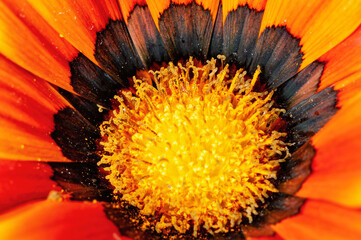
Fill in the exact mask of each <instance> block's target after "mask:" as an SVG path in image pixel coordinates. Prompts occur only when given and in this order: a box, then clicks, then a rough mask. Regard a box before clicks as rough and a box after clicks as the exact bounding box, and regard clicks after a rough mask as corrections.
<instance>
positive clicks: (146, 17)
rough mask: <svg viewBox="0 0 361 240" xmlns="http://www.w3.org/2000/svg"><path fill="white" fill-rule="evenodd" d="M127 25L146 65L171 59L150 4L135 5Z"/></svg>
mask: <svg viewBox="0 0 361 240" xmlns="http://www.w3.org/2000/svg"><path fill="white" fill-rule="evenodd" d="M127 27H128V29H129V33H130V36H131V37H132V40H133V43H134V45H135V48H136V49H137V51H138V53H139V56H140V58H141V59H142V61H143V64H144V65H145V66H146V67H149V66H151V64H152V63H153V62H157V63H161V62H169V61H170V58H169V56H168V53H167V50H166V49H165V46H164V43H163V40H162V38H161V37H160V34H159V32H158V29H157V27H156V26H155V23H154V21H153V18H152V15H151V14H150V11H149V8H148V6H138V5H137V6H135V7H134V10H133V11H132V12H131V13H130V15H129V19H128V25H127Z"/></svg>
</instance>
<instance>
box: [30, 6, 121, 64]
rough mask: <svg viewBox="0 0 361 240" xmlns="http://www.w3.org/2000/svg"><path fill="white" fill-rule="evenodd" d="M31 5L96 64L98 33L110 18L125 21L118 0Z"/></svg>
mask: <svg viewBox="0 0 361 240" xmlns="http://www.w3.org/2000/svg"><path fill="white" fill-rule="evenodd" d="M29 2H30V4H31V5H32V6H33V7H34V8H35V9H36V10H37V11H38V12H39V13H40V15H41V16H42V17H43V18H44V19H45V20H46V21H47V22H48V23H49V24H50V25H51V26H52V27H53V28H54V29H55V30H56V31H57V32H58V33H59V34H60V35H61V36H63V37H64V38H65V39H67V40H68V41H69V42H70V43H71V44H72V45H73V46H74V47H76V48H77V49H78V50H79V51H80V52H82V53H83V54H84V55H85V56H87V57H88V58H89V59H90V60H92V61H94V62H96V61H95V59H94V55H93V54H94V46H95V45H94V43H95V41H96V33H97V32H98V31H100V30H102V29H104V28H105V26H106V25H107V24H108V22H109V20H110V19H112V20H117V19H121V13H120V9H119V7H118V3H117V1H116V0H105V1H89V0H78V1H72V0H64V1H58V0H50V1H49V0H29Z"/></svg>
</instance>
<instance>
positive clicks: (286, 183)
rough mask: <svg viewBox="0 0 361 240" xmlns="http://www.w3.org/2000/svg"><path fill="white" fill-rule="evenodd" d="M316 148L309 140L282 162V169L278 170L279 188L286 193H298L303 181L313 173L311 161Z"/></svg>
mask: <svg viewBox="0 0 361 240" xmlns="http://www.w3.org/2000/svg"><path fill="white" fill-rule="evenodd" d="M315 153H316V150H315V149H314V148H313V147H312V145H311V143H310V142H309V141H308V142H307V143H305V144H304V145H303V146H302V147H300V148H299V149H297V151H295V152H294V153H292V156H291V158H290V159H289V160H287V161H286V162H284V163H282V165H281V171H279V172H278V175H277V182H278V186H277V189H278V190H279V191H280V192H282V193H286V194H294V193H296V192H297V191H298V190H299V189H300V187H301V185H302V183H303V182H304V181H305V180H306V178H307V177H308V175H310V174H311V163H312V159H313V157H314V156H315Z"/></svg>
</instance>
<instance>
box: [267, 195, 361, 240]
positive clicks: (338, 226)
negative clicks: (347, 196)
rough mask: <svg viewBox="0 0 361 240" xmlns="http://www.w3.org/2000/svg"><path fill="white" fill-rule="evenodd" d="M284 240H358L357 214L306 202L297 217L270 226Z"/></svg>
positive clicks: (359, 214) (360, 232)
mask: <svg viewBox="0 0 361 240" xmlns="http://www.w3.org/2000/svg"><path fill="white" fill-rule="evenodd" d="M273 228H274V229H275V231H276V232H277V233H278V234H279V235H281V237H283V238H284V239H287V240H293V239H295V240H296V239H297V240H298V239H309V240H312V239H314V240H319V239H327V240H333V239H334V240H336V239H337V240H339V239H347V240H352V239H355V240H358V239H361V212H360V211H359V210H354V209H348V208H343V207H340V206H338V205H333V204H331V203H327V202H321V201H313V200H309V201H307V202H306V203H305V205H304V206H303V207H302V210H301V213H300V214H298V215H295V216H293V217H290V218H287V219H285V220H283V221H282V222H280V223H279V224H277V225H275V226H273Z"/></svg>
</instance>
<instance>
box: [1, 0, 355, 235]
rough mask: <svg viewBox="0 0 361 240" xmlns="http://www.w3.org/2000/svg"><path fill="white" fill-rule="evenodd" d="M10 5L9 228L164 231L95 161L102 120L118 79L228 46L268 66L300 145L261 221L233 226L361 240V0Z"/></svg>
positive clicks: (5, 87) (233, 61)
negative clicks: (125, 200)
mask: <svg viewBox="0 0 361 240" xmlns="http://www.w3.org/2000/svg"><path fill="white" fill-rule="evenodd" d="M0 9H1V10H0V52H1V55H0V62H1V64H0V76H1V78H0V91H1V93H2V94H1V97H0V106H1V108H0V121H1V122H0V123H1V124H0V128H1V129H0V138H1V145H0V156H1V160H0V164H1V168H0V172H1V174H0V178H1V179H2V181H1V183H0V186H1V187H0V202H1V205H0V211H1V213H2V214H1V216H0V236H1V238H2V239H24V238H29V239H31V238H34V239H43V238H44V239H47V238H50V239H63V238H65V239H92V238H93V239H123V238H124V239H125V238H143V239H148V238H156V237H162V234H159V233H154V231H152V230H151V229H149V228H146V230H144V229H143V230H142V229H140V228H141V227H140V225H139V224H138V225H137V224H133V223H132V222H130V220H131V219H134V218H135V215H137V210H136V208H134V207H133V206H131V205H129V204H128V205H127V208H126V209H125V208H124V207H123V208H116V207H114V205H113V204H109V203H114V202H115V200H114V198H115V197H117V195H115V194H113V186H112V185H111V184H110V183H109V182H108V180H107V179H106V178H105V176H106V175H107V174H106V173H104V171H103V170H104V169H103V168H101V167H99V166H98V165H97V163H98V162H99V160H100V156H99V155H98V147H99V145H98V144H97V141H99V139H100V133H99V131H100V130H99V128H98V126H99V125H100V124H101V122H102V121H103V120H104V117H105V115H106V113H107V112H109V110H110V109H112V107H113V105H114V101H113V100H112V98H113V96H114V95H116V94H118V93H119V92H118V90H120V89H122V91H123V92H126V91H127V90H125V89H130V90H134V89H132V87H133V85H134V82H132V76H134V75H136V76H137V77H139V76H140V75H142V74H146V73H144V72H146V71H144V70H148V69H153V68H156V67H157V66H160V65H162V64H163V62H168V61H170V60H172V61H174V62H175V61H178V60H181V59H183V61H184V60H185V59H188V58H189V57H194V58H196V59H198V61H205V60H206V59H208V58H211V57H217V55H224V56H225V57H226V62H227V63H229V64H230V65H233V66H235V67H237V68H240V67H244V68H245V69H246V71H247V72H249V73H252V74H253V73H255V72H256V71H257V66H260V69H261V71H262V73H261V75H260V78H259V85H260V86H259V88H265V89H267V90H268V91H270V92H272V91H274V97H273V100H274V101H275V102H276V103H277V104H278V105H279V106H280V107H282V108H284V109H286V114H285V115H284V116H283V118H284V120H285V122H286V123H285V125H284V126H285V127H286V132H287V133H288V135H287V136H288V137H287V141H288V142H290V143H292V146H290V147H289V149H290V153H291V157H290V160H288V162H287V161H286V162H285V163H284V164H283V165H282V167H281V170H279V171H278V172H277V174H278V175H277V182H276V183H275V186H277V188H278V190H279V193H275V194H274V195H272V196H271V197H270V198H269V199H268V200H267V204H266V205H262V206H263V207H262V208H261V211H260V212H259V213H258V215H257V214H255V216H256V215H257V216H259V219H260V220H259V221H255V222H256V223H257V224H255V223H251V222H248V223H242V224H241V225H240V228H241V229H242V231H240V230H237V231H235V232H231V233H228V235H227V234H226V236H229V237H233V238H240V237H242V236H243V234H244V235H245V237H246V238H248V239H253V238H254V239H320V238H323V239H360V235H361V229H360V226H361V214H360V212H359V209H358V208H359V207H360V204H361V188H360V187H359V181H360V176H361V174H360V170H361V166H360V160H359V159H361V158H360V156H359V155H360V153H359V151H358V150H359V149H361V140H360V139H361V138H360V135H361V125H360V124H361V123H360V121H358V119H359V117H361V111H360V107H361V106H360V98H361V93H360V87H361V80H360V78H361V76H360V73H361V64H360V62H361V59H360V52H361V26H360V24H361V18H360V17H359V16H361V4H360V2H359V1H356V0H355V1H342V0H341V1H340V0H337V1H336V0H330V1H322V0H317V1H313V2H309V1H304V0H300V1H297V2H296V1H293V0H288V1H277V0H269V1H267V2H266V1H263V0H257V1H251V0H239V1H221V2H219V1H216V0H209V1H203V0H195V1H191V0H181V1H178V0H177V1H176V0H172V1H166V0H162V1H157V0H147V1H144V0H132V1H127V0H119V1H115V0H114V1H113V0H107V1H105V0H104V1H99V2H96V1H89V0H79V1H73V0H66V1H57V0H52V1H45V0H29V1H26V2H25V1H10V0H3V1H2V2H0ZM255 79H256V80H257V77H256V78H255ZM252 87H253V85H252ZM301 184H302V186H301ZM165 236H168V235H165ZM186 236H188V235H186ZM190 236H191V235H189V236H188V237H190ZM205 236H211V235H205ZM215 236H217V237H219V236H221V237H222V236H223V235H222V234H220V235H215Z"/></svg>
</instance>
